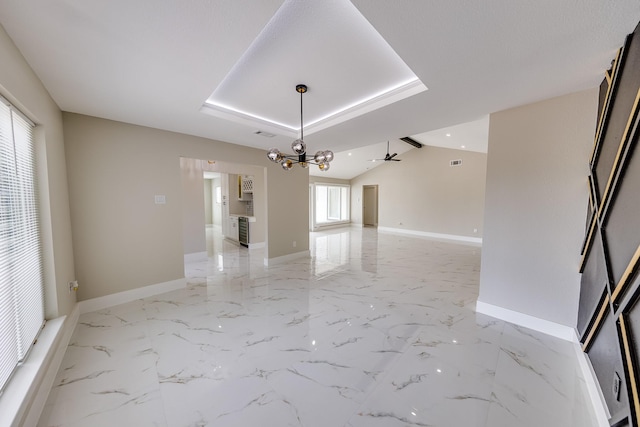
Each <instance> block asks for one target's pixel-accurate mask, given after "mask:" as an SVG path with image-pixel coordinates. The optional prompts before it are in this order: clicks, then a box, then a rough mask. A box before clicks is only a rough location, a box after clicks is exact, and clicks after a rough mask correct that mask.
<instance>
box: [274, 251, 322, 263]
mask: <svg viewBox="0 0 640 427" xmlns="http://www.w3.org/2000/svg"><path fill="white" fill-rule="evenodd" d="M310 256H311V252H309V250H306V251H302V252H296V253H294V254H289V255H283V256H279V257H275V258H265V259H264V265H266V266H273V265H278V264H284V263H287V262H289V261H293V260H296V259H300V258H309V257H310Z"/></svg>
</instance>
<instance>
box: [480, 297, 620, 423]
mask: <svg viewBox="0 0 640 427" xmlns="http://www.w3.org/2000/svg"><path fill="white" fill-rule="evenodd" d="M476 312H477V313H482V314H486V315H487V316H491V317H495V318H498V319H501V320H504V321H507V322H509V323H514V324H516V325H520V326H524V327H525V328H529V329H533V330H536V331H539V332H542V333H544V334H547V335H551V336H554V337H557V338H560V339H563V340H566V341H571V342H572V343H573V346H574V349H575V353H576V360H577V362H578V365H579V367H580V371H581V372H582V376H583V377H584V380H585V383H586V386H587V391H588V393H589V398H590V399H591V406H592V407H593V410H594V413H595V415H596V418H597V422H598V425H599V426H600V427H609V421H608V419H609V418H610V417H611V415H610V414H609V410H608V409H607V404H606V403H605V400H604V396H603V395H602V390H600V384H599V383H598V379H597V378H596V374H595V372H594V371H593V367H592V366H591V362H590V361H589V358H588V357H587V355H586V354H585V353H584V352H583V351H582V346H581V344H580V342H579V339H578V335H577V333H576V330H575V329H574V328H571V327H569V326H565V325H561V324H559V323H555V322H550V321H548V320H544V319H540V318H538V317H534V316H530V315H528V314H524V313H520V312H517V311H513V310H509V309H506V308H503V307H499V306H496V305H493V304H488V303H486V302H482V301H477V302H476Z"/></svg>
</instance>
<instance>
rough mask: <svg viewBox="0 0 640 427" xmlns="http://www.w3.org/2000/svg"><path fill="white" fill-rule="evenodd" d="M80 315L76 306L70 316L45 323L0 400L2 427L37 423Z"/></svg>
mask: <svg viewBox="0 0 640 427" xmlns="http://www.w3.org/2000/svg"><path fill="white" fill-rule="evenodd" d="M79 316H80V310H79V307H78V304H76V306H75V307H74V309H73V310H72V311H71V314H70V315H69V316H61V317H58V318H55V319H52V320H48V321H47V322H46V323H45V326H44V328H43V329H42V331H41V332H40V335H39V337H38V341H37V342H36V343H35V344H34V345H33V348H32V349H31V352H30V353H29V356H28V357H27V360H26V362H25V363H24V364H23V365H22V366H20V367H19V368H18V369H17V370H16V373H15V375H14V376H13V378H11V380H10V382H9V384H8V385H7V388H6V389H5V391H4V393H3V394H2V396H1V397H0V425H3V426H11V427H17V426H35V425H36V424H37V423H38V420H39V418H40V415H41V414H42V410H43V408H44V405H45V404H46V402H47V398H48V397H49V392H50V390H51V387H52V386H53V383H54V381H55V378H56V375H57V373H58V369H59V368H60V364H61V363H62V358H63V357H64V354H65V352H66V351H67V346H68V345H69V341H70V340H71V335H72V334H73V330H74V329H75V327H76V324H77V323H78V317H79Z"/></svg>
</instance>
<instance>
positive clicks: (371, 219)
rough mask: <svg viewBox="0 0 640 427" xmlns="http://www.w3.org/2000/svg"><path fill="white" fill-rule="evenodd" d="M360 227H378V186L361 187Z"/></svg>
mask: <svg viewBox="0 0 640 427" xmlns="http://www.w3.org/2000/svg"><path fill="white" fill-rule="evenodd" d="M362 225H363V226H365V227H377V226H378V186H377V185H363V186H362Z"/></svg>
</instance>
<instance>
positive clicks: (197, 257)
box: [184, 251, 207, 264]
mask: <svg viewBox="0 0 640 427" xmlns="http://www.w3.org/2000/svg"><path fill="white" fill-rule="evenodd" d="M206 260H207V251H204V252H193V253H190V254H184V263H185V264H187V263H190V262H198V261H206Z"/></svg>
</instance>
